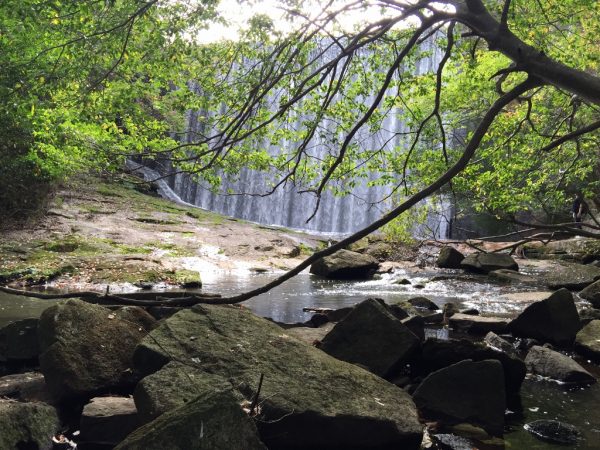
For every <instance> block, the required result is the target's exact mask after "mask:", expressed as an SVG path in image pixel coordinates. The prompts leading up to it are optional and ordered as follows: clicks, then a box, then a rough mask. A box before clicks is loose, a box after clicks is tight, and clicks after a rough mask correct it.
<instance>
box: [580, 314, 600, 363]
mask: <svg viewBox="0 0 600 450" xmlns="http://www.w3.org/2000/svg"><path fill="white" fill-rule="evenodd" d="M575 348H576V349H577V350H578V351H579V352H580V353H582V354H584V355H585V356H588V357H591V358H593V359H595V360H600V320H592V321H591V322H590V323H588V324H587V325H586V326H585V327H583V328H582V329H581V331H579V333H577V337H576V338H575Z"/></svg>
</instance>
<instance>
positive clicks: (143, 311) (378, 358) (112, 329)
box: [0, 180, 600, 449]
mask: <svg viewBox="0 0 600 450" xmlns="http://www.w3.org/2000/svg"><path fill="white" fill-rule="evenodd" d="M98 183H99V184H96V185H95V186H92V185H91V184H88V185H86V186H80V189H78V190H77V191H73V190H72V189H70V190H66V189H65V190H64V191H61V192H58V193H57V196H56V197H55V199H54V203H53V204H52V205H51V206H52V208H51V210H52V211H50V212H49V214H48V215H47V216H46V217H45V218H43V219H42V220H41V221H38V222H36V223H33V224H31V225H30V226H29V227H27V226H26V227H23V228H22V229H18V230H15V229H13V230H11V231H10V232H8V233H4V234H3V235H2V238H1V241H2V245H1V248H2V260H1V261H2V269H1V270H0V271H1V272H2V277H3V282H4V283H12V286H15V287H21V288H23V287H28V286H27V285H31V284H40V283H47V284H49V285H50V287H51V288H54V289H57V288H60V289H62V290H63V291H64V289H65V288H68V289H82V288H84V287H85V288H86V289H89V288H97V289H105V288H106V285H109V286H110V289H111V291H112V290H115V291H117V292H119V291H124V290H133V289H140V290H143V288H145V287H148V286H147V285H148V284H151V285H152V286H153V287H154V288H155V289H165V288H168V287H170V286H178V287H179V288H181V286H183V285H186V283H194V282H195V283H196V284H191V285H190V286H194V289H196V291H199V286H200V284H201V283H204V288H203V289H204V290H207V288H208V287H210V288H211V290H214V291H222V293H224V294H227V293H229V292H230V291H231V290H232V289H240V290H245V289H246V288H247V287H248V286H249V285H250V284H252V283H261V282H263V281H266V280H268V279H269V277H272V276H276V272H277V271H278V270H282V269H283V268H285V267H288V266H289V265H293V264H295V263H297V261H299V260H300V258H301V257H302V255H303V254H306V253H307V252H309V251H311V250H310V248H316V247H318V246H319V245H326V243H323V241H322V240H320V239H319V238H315V237H311V236H307V235H304V234H299V233H295V232H292V231H290V230H275V229H265V228H262V227H259V226H257V225H254V224H246V223H243V222H240V221H232V220H228V219H226V218H219V217H216V216H212V215H210V214H208V213H205V212H203V211H200V212H197V211H196V210H192V209H188V208H186V207H182V206H179V205H175V206H174V205H172V204H169V203H164V202H163V201H162V200H160V199H158V198H155V197H148V196H147V195H146V194H142V193H139V192H138V191H136V190H135V189H134V187H137V185H134V184H130V183H131V181H130V180H128V181H122V182H121V183H119V184H117V185H114V184H106V183H103V182H98ZM109 193H110V194H109ZM59 198H60V199H62V201H58V199H59ZM132 199H137V202H139V204H138V203H136V201H133V200H132ZM86 205H87V206H86ZM91 205H96V207H99V206H98V205H100V206H102V207H103V208H108V209H106V213H102V212H99V211H98V210H93V211H92V210H91ZM111 205H112V206H111ZM149 205H150V206H149ZM193 214H198V215H199V217H195V216H194V215H193ZM139 219H143V220H139ZM167 221H168V222H169V223H165V222H167ZM172 222H178V223H172ZM206 246H212V247H211V248H213V250H212V251H210V252H209V251H206V248H207V247H206ZM311 246H312V247H311ZM165 247H169V248H165ZM215 248H217V250H215ZM565 248H566V249H567V250H565ZM569 248H570V249H574V250H568V249H569ZM284 249H287V250H284ZM457 249H458V250H461V251H463V252H464V253H467V252H465V251H464V250H465V248H461V247H459V246H455V247H454V248H450V247H448V248H445V249H443V250H442V251H440V247H439V246H433V245H432V246H429V247H426V248H425V252H424V253H421V254H420V256H418V257H416V255H415V254H414V253H411V254H410V256H411V258H410V259H409V260H404V261H401V260H399V259H400V258H398V255H399V254H404V255H405V256H406V255H407V251H406V249H394V248H393V246H392V245H390V244H389V243H384V242H381V241H378V242H371V243H369V242H363V243H360V244H359V245H357V246H354V247H353V248H352V250H355V251H357V252H358V253H352V252H348V253H341V254H339V255H337V256H336V257H335V258H332V259H331V260H327V258H326V260H324V261H322V262H321V263H320V264H319V265H316V266H315V267H314V268H313V270H312V271H313V272H316V273H317V274H318V275H310V276H309V275H308V274H303V275H302V276H301V277H300V278H299V280H300V281H299V282H298V283H299V284H298V283H297V284H294V285H288V286H287V287H286V288H284V290H283V291H277V292H276V293H275V294H274V295H271V296H270V297H265V298H263V299H262V300H260V301H259V302H258V303H252V302H250V303H249V305H248V306H249V307H250V308H252V309H253V310H254V311H257V312H259V313H261V314H262V315H265V316H269V317H275V319H276V320H278V321H280V322H287V323H275V322H273V321H272V320H267V319H264V318H262V317H259V316H258V315H256V314H255V313H253V312H252V311H251V310H250V309H248V307H246V306H245V305H242V306H210V305H196V306H193V307H191V308H165V307H147V308H142V307H137V306H136V307H132V306H127V307H122V306H119V305H116V304H115V305H113V306H110V305H109V306H100V305H94V304H89V303H87V302H84V301H81V300H78V299H70V300H62V301H58V302H55V301H52V302H51V303H48V304H44V303H42V301H40V302H39V303H36V305H39V310H37V309H35V308H34V309H35V311H36V312H35V313H34V312H31V313H26V314H25V316H20V317H26V316H31V317H30V318H28V319H25V320H17V317H16V316H15V317H12V318H11V319H10V323H9V324H8V325H6V326H4V327H3V328H2V329H0V367H1V369H2V372H3V374H4V376H3V377H0V396H2V397H3V398H4V399H3V400H1V401H0V448H7V449H10V448H39V449H45V448H52V446H53V445H54V448H69V447H68V446H69V445H70V444H69V443H68V442H67V441H71V442H72V443H73V445H75V444H77V445H78V448H80V449H98V448H102V449H109V448H119V449H153V448H156V449H165V448H168V449H194V448H198V449H199V448H215V449H253V448H257V449H264V448H269V449H294V448H298V449H301V448H302V449H307V448H308V449H310V448H313V449H342V448H344V449H346V448H355V449H388V448H389V449H392V448H403V449H411V448H414V449H417V448H438V449H442V448H443V449H446V448H453V449H462V448H481V449H486V448H540V449H547V448H555V446H556V448H560V446H563V445H570V446H572V447H573V448H578V449H592V448H596V444H597V442H598V441H599V440H600V415H598V414H597V413H596V412H595V410H594V408H593V405H596V404H597V401H595V400H594V399H597V400H598V399H600V392H599V390H598V385H597V383H596V381H597V378H598V376H600V370H599V366H598V362H600V348H598V344H597V343H598V342H599V341H600V309H596V308H597V307H598V306H600V294H599V292H600V284H599V283H600V282H598V281H596V280H597V279H599V278H600V269H599V268H597V267H596V266H595V264H594V261H595V260H596V256H597V255H596V253H595V250H594V249H595V244H594V243H585V242H582V241H581V240H576V241H573V243H572V246H571V247H569V246H566V245H565V244H564V243H563V244H562V246H561V247H560V250H558V252H557V251H554V252H553V251H552V250H551V249H546V248H539V247H530V248H527V249H525V256H526V254H527V252H535V253H536V256H540V255H550V256H552V257H554V258H556V257H557V256H560V257H561V261H556V260H538V259H535V260H533V259H522V258H521V259H519V258H517V259H513V258H511V257H510V256H509V255H507V254H502V255H494V254H489V253H485V252H474V251H472V248H471V250H470V251H469V253H470V255H467V257H466V258H464V255H463V254H461V253H460V252H458V251H457ZM486 249H487V250H493V249H492V248H490V247H487V248H486ZM184 251H185V252H189V253H185V254H183V253H182V252H184ZM391 256H395V259H396V261H394V262H389V261H387V262H383V263H382V262H381V261H382V260H386V259H389V258H390V257H391ZM530 256H531V255H530ZM190 258H191V260H190ZM567 259H568V261H566V262H565V260H567ZM190 261H195V262H196V263H197V262H198V261H200V263H197V264H198V265H192V263H190ZM128 262H131V264H132V266H128V265H127V264H128ZM583 262H586V263H588V264H581V263H583ZM138 263H139V264H138ZM196 263H195V264H196ZM65 267H69V269H68V270H65V269H64V268H65ZM190 267H192V268H193V269H194V270H192V269H190ZM202 267H203V269H202ZM150 269H151V270H150ZM178 271H192V272H196V273H195V274H190V273H188V272H182V273H180V274H179V275H177V273H178ZM265 271H266V272H265ZM361 271H362V272H361ZM148 273H153V274H154V275H153V276H151V277H148ZM224 273H225V274H226V277H225V278H219V277H222V276H223V274H224ZM200 274H201V275H202V276H201V277H200ZM249 274H250V275H249ZM252 274H254V275H252ZM348 274H350V275H351V277H352V278H363V280H362V281H354V280H341V281H336V280H331V279H330V278H332V277H333V278H335V277H341V278H348V277H349V276H350V275H348ZM205 275H206V276H205ZM248 276H250V278H247V277H248ZM190 277H191V278H190ZM240 278H241V279H242V280H245V281H242V282H240V283H238V284H235V283H233V282H232V280H234V279H240ZM364 278H367V279H366V280H364ZM250 279H251V280H252V283H249V282H248V280H250ZM219 280H221V281H223V280H225V281H223V282H220V281H219ZM227 280H229V281H227ZM307 282H308V284H309V285H310V289H314V288H315V287H317V290H318V289H323V290H324V291H325V292H327V289H334V290H335V292H336V294H335V298H336V300H335V301H330V302H329V303H325V304H323V303H319V298H320V297H319V295H313V294H311V295H312V296H307V295H304V293H303V291H302V289H304V288H300V287H301V286H302V285H303V283H304V284H306V283H307ZM290 286H291V287H290ZM373 286H378V290H377V293H378V295H377V297H383V299H381V298H370V299H367V297H368V296H369V292H370V291H369V289H371V288H372V287H373ZM477 286H479V287H477ZM482 286H486V288H485V289H483V288H481V287H482ZM228 289H229V291H228ZM285 289H287V290H288V291H290V292H287V293H286V292H285ZM442 291H443V292H442ZM200 292H202V291H200ZM379 294H381V295H379ZM436 294H437V295H436ZM286 296H292V297H293V296H296V297H294V298H293V301H290V297H286ZM302 296H303V297H305V298H304V301H303V302H300V301H298V299H299V297H302ZM280 297H281V298H280ZM8 301H10V302H16V301H17V300H16V299H15V298H14V297H10V298H9V299H8ZM261 302H262V303H261ZM280 303H285V304H286V310H288V311H291V312H289V314H291V315H286V314H288V313H287V312H286V313H285V314H280V315H278V313H274V309H273V305H274V304H280ZM502 304H504V305H507V304H510V305H511V306H512V308H504V309H500V310H499V309H497V307H496V305H502ZM303 306H305V307H308V306H313V307H314V308H307V311H305V312H303V311H302V307H303ZM269 308H270V309H269ZM42 310H43V312H41V311H42ZM32 311H33V310H32ZM269 312H271V313H269ZM40 313H41V315H40ZM38 316H39V318H38ZM282 318H288V319H290V318H291V319H290V320H282ZM7 322H8V321H7ZM290 322H296V323H290ZM586 401H587V402H588V403H586ZM572 405H583V406H577V407H575V408H573V406H572ZM585 405H588V406H585ZM581 409H583V410H584V412H583V414H581V411H580V410H581ZM586 409H588V410H589V411H585V410H586ZM524 426H525V427H524ZM61 435H62V437H61ZM53 437H54V440H55V441H60V440H61V439H62V440H64V442H63V443H56V442H55V443H53V442H52V439H53Z"/></svg>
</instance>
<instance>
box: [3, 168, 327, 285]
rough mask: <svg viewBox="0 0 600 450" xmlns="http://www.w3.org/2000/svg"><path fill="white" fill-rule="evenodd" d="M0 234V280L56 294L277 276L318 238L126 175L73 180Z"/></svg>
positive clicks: (315, 245)
mask: <svg viewBox="0 0 600 450" xmlns="http://www.w3.org/2000/svg"><path fill="white" fill-rule="evenodd" d="M3 228H4V229H3V231H2V233H1V234H0V281H1V282H2V283H12V284H13V285H21V286H24V285H36V284H47V285H48V286H49V287H52V288H57V289H67V290H68V289H72V290H94V289H95V290H104V289H105V288H106V286H110V289H111V291H115V292H119V291H123V290H130V289H132V288H133V286H132V285H137V286H143V287H149V286H152V287H154V288H168V287H170V286H177V285H184V286H188V287H193V286H198V285H199V284H200V283H201V282H202V275H203V274H205V273H208V272H211V271H246V272H272V271H281V270H287V269H289V268H291V267H294V266H295V265H297V264H298V263H299V262H300V261H301V260H302V259H303V258H304V257H306V256H307V255H308V254H309V253H311V252H312V251H314V249H317V248H320V247H322V246H324V245H326V243H327V242H326V240H324V239H323V238H320V237H317V236H313V235H309V234H305V233H301V232H297V231H293V230H287V229H281V228H275V227H269V226H263V225H258V224H254V223H249V222H245V221H242V220H238V219H234V218H228V217H224V216H221V215H219V214H215V213H212V212H210V211H205V210H202V209H198V208H193V207H187V206H182V205H178V204H175V203H172V202H169V201H167V200H164V199H162V198H159V197H158V196H156V195H155V194H153V192H152V186H151V185H149V184H148V183H143V182H140V180H139V179H137V178H135V177H127V176H122V177H119V178H116V179H112V180H107V179H101V178H98V177H86V178H85V179H77V180H74V181H72V182H71V183H69V184H68V185H66V186H64V187H62V188H61V189H58V190H56V192H55V193H54V194H53V195H52V197H51V198H50V200H49V203H48V207H47V210H46V212H45V213H44V214H42V215H41V216H40V217H38V218H37V219H36V220H32V221H31V222H29V223H27V224H19V225H18V226H15V225H12V226H10V224H4V227H3Z"/></svg>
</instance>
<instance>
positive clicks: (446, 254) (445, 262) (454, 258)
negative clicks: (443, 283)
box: [436, 247, 465, 269]
mask: <svg viewBox="0 0 600 450" xmlns="http://www.w3.org/2000/svg"><path fill="white" fill-rule="evenodd" d="M463 259H465V255H463V254H462V253H461V252H459V251H458V250H456V249H455V248H453V247H442V248H441V250H440V253H439V255H438V258H437V261H436V265H437V266H438V267H441V268H442V269H460V268H461V266H460V263H461V262H462V260H463Z"/></svg>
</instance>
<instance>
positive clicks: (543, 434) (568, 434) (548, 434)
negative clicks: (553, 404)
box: [523, 420, 579, 444]
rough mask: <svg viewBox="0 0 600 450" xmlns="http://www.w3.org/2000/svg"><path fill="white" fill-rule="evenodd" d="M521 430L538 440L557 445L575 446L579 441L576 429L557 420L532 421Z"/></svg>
mask: <svg viewBox="0 0 600 450" xmlns="http://www.w3.org/2000/svg"><path fill="white" fill-rule="evenodd" d="M523 428H525V429H526V430H527V431H529V432H530V433H531V434H533V435H535V436H536V437H538V438H540V439H543V440H546V441H550V442H555V443H557V444H575V443H577V441H578V440H579V430H577V428H575V427H574V426H573V425H571V424H568V423H565V422H560V421H558V420H534V421H533V422H529V423H526V424H525V425H524V426H523Z"/></svg>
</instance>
